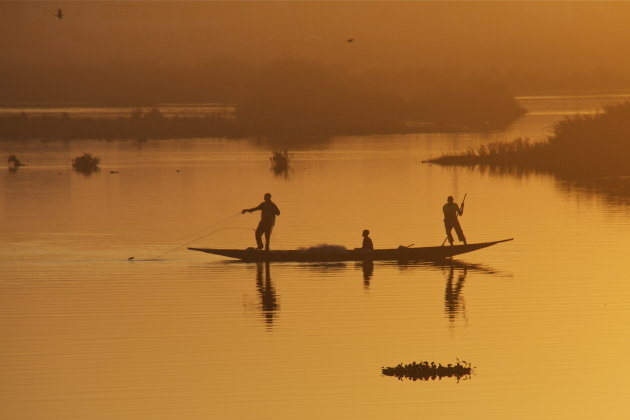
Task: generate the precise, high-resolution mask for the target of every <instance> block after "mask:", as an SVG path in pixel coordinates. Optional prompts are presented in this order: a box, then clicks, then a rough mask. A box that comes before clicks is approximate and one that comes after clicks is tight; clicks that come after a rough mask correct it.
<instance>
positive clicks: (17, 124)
mask: <svg viewBox="0 0 630 420" xmlns="http://www.w3.org/2000/svg"><path fill="white" fill-rule="evenodd" d="M220 64H221V65H219V63H217V68H214V69H208V72H207V74H205V78H204V79H203V81H202V80H201V75H199V74H193V75H192V77H191V78H190V79H189V80H177V81H172V83H171V81H169V80H167V79H166V76H164V79H151V78H149V79H148V80H149V81H141V78H140V77H138V79H137V83H132V81H133V80H131V79H134V78H133V75H134V74H135V73H134V70H133V69H129V72H130V73H129V75H128V77H129V78H131V79H128V80H127V82H126V83H124V84H119V83H116V81H117V79H116V77H117V76H115V75H112V77H113V79H110V80H102V81H98V80H92V79H91V78H93V76H90V75H83V76H79V75H77V79H76V83H77V86H69V85H66V86H65V87H66V88H67V89H68V93H67V94H66V95H65V96H64V95H62V92H61V91H59V88H60V87H59V86H56V85H55V86H41V88H42V92H43V93H42V95H43V96H44V97H45V96H46V92H48V93H49V94H50V95H51V97H58V98H66V99H70V98H73V99H74V100H77V101H85V102H86V103H94V98H101V99H106V100H105V102H106V103H109V104H117V103H118V104H125V103H127V102H128V103H130V104H131V103H134V102H135V103H134V106H136V105H142V104H144V103H158V102H168V101H171V102H190V101H193V102H195V101H196V102H223V103H232V104H235V109H236V113H235V115H232V116H231V117H232V118H229V119H228V118H224V117H220V116H216V115H212V116H208V117H201V118H200V117H174V118H166V117H164V116H163V115H162V114H161V113H159V111H157V110H156V111H155V112H154V113H153V114H147V115H142V116H140V117H138V116H136V117H133V116H132V117H130V118H118V119H115V120H99V119H94V118H92V119H90V118H70V117H69V116H64V117H57V118H55V117H42V116H40V117H34V116H24V115H21V116H13V117H10V118H7V117H5V118H2V119H1V120H0V137H3V138H51V137H54V138H85V137H89V138H94V137H98V138H137V137H145V138H170V137H196V136H220V137H240V136H251V135H276V134H286V133H295V134H304V135H324V136H325V135H343V134H372V133H403V132H420V131H462V130H467V131H469V130H491V129H496V128H501V127H504V126H506V125H507V124H509V123H510V122H512V121H513V120H514V119H515V118H517V117H518V116H520V115H521V114H522V113H523V112H524V110H523V109H522V108H521V107H520V106H519V105H518V104H517V103H516V101H515V100H514V98H513V96H512V95H511V94H510V93H509V92H508V91H507V90H506V89H505V88H503V87H502V86H500V85H498V84H496V83H494V82H492V81H489V80H487V79H483V78H476V79H470V80H467V81H466V83H458V84H443V85H440V86H434V85H431V84H430V82H429V81H422V83H424V85H423V86H424V87H423V88H421V87H419V86H420V85H419V84H415V85H414V86H413V87H411V86H410V89H409V92H407V93H404V92H394V90H393V89H388V88H387V83H383V86H381V84H380V83H378V82H374V83H372V84H366V83H365V80H363V81H356V82H355V81H353V80H352V79H351V77H349V75H347V74H345V75H341V74H337V73H334V72H332V71H331V70H329V69H326V68H324V67H322V66H320V65H317V64H315V63H312V62H308V61H301V60H295V59H283V60H277V61H274V62H271V63H269V64H267V65H265V66H262V67H260V68H252V67H251V66H248V65H246V64H244V63H242V62H239V61H221V62H220ZM158 73H159V69H158ZM138 76H139V75H138ZM151 80H153V81H151ZM156 80H162V81H163V83H160V84H157V85H156ZM419 83H420V82H419ZM98 89H104V90H105V91H107V94H105V93H103V95H105V96H104V97H103V96H101V94H99V93H98ZM123 93H126V94H123ZM56 95H60V96H56ZM72 95H76V96H72ZM107 95H109V96H107ZM89 98H92V101H88V99H89Z"/></svg>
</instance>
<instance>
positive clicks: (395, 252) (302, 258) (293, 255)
mask: <svg viewBox="0 0 630 420" xmlns="http://www.w3.org/2000/svg"><path fill="white" fill-rule="evenodd" d="M512 239H513V238H510V239H502V240H500V241H493V242H480V243H476V244H468V245H453V246H449V245H447V246H427V247H417V248H409V247H398V248H390V249H374V250H371V251H366V250H362V249H344V248H342V247H333V246H331V247H325V246H324V247H314V248H304V249H288V250H271V251H260V250H256V249H254V248H248V249H216V248H188V249H190V250H192V251H201V252H207V253H210V254H216V255H221V256H224V257H229V258H237V259H239V260H243V261H247V262H257V261H287V262H288V261H295V262H336V261H378V260H380V261H388V260H389V261H437V260H442V259H444V258H448V257H452V256H454V255H459V254H464V253H466V252H471V251H475V250H477V249H481V248H487V247H489V246H492V245H495V244H498V243H500V242H507V241H511V240H512Z"/></svg>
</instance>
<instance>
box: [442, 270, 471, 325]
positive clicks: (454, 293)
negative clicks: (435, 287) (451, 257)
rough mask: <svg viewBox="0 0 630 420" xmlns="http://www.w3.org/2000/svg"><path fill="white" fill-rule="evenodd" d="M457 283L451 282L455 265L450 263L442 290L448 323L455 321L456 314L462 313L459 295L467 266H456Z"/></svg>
mask: <svg viewBox="0 0 630 420" xmlns="http://www.w3.org/2000/svg"><path fill="white" fill-rule="evenodd" d="M458 268H459V270H460V271H459V272H458V274H457V283H455V284H453V280H454V278H455V267H454V266H453V265H451V266H450V267H449V272H448V275H447V277H446V290H445V292H444V309H445V310H446V315H447V317H448V320H449V323H451V324H452V323H453V322H455V318H456V317H457V314H462V315H463V314H464V310H465V307H464V302H463V297H462V296H461V295H460V294H461V291H462V289H463V288H464V282H465V281H466V274H467V268H466V266H464V267H458Z"/></svg>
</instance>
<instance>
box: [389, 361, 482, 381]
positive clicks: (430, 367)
mask: <svg viewBox="0 0 630 420" xmlns="http://www.w3.org/2000/svg"><path fill="white" fill-rule="evenodd" d="M381 372H382V374H383V375H385V376H395V377H396V378H398V379H399V380H401V381H402V380H403V379H411V380H412V381H428V380H435V379H440V380H441V379H442V378H455V379H457V381H459V380H460V379H469V378H470V377H471V375H472V372H473V366H472V365H471V364H470V363H469V362H466V361H465V360H462V361H460V360H459V359H457V363H456V364H451V363H449V364H447V365H446V366H443V365H442V364H441V363H438V364H435V362H420V363H416V362H413V363H410V364H406V365H403V364H402V363H399V364H398V365H397V366H394V367H383V368H381Z"/></svg>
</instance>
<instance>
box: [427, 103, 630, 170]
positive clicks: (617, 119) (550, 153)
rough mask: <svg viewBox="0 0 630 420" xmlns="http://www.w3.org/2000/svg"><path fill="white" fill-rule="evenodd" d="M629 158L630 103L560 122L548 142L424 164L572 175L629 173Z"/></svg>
mask: <svg viewBox="0 0 630 420" xmlns="http://www.w3.org/2000/svg"><path fill="white" fill-rule="evenodd" d="M629 154H630V102H623V103H620V104H617V105H611V106H607V107H605V108H604V109H603V111H602V112H600V113H597V114H594V115H576V116H572V117H567V118H565V119H563V120H562V121H560V122H558V123H557V124H556V125H555V127H554V131H553V135H551V136H550V137H549V138H548V139H547V140H546V141H544V142H539V143H533V142H531V141H530V140H529V139H521V138H518V139H516V140H513V141H511V142H495V143H490V144H486V145H481V146H479V147H477V148H472V149H469V150H467V151H466V152H463V153H445V154H443V155H442V156H439V157H437V158H434V159H430V160H427V161H425V163H436V164H440V165H467V166H486V167H505V168H508V167H516V168H521V169H533V170H542V171H548V172H557V173H564V174H570V175H584V176H586V175H604V174H624V173H627V172H628V171H629V170H628V163H627V160H628V159H627V157H628V156H629Z"/></svg>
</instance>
